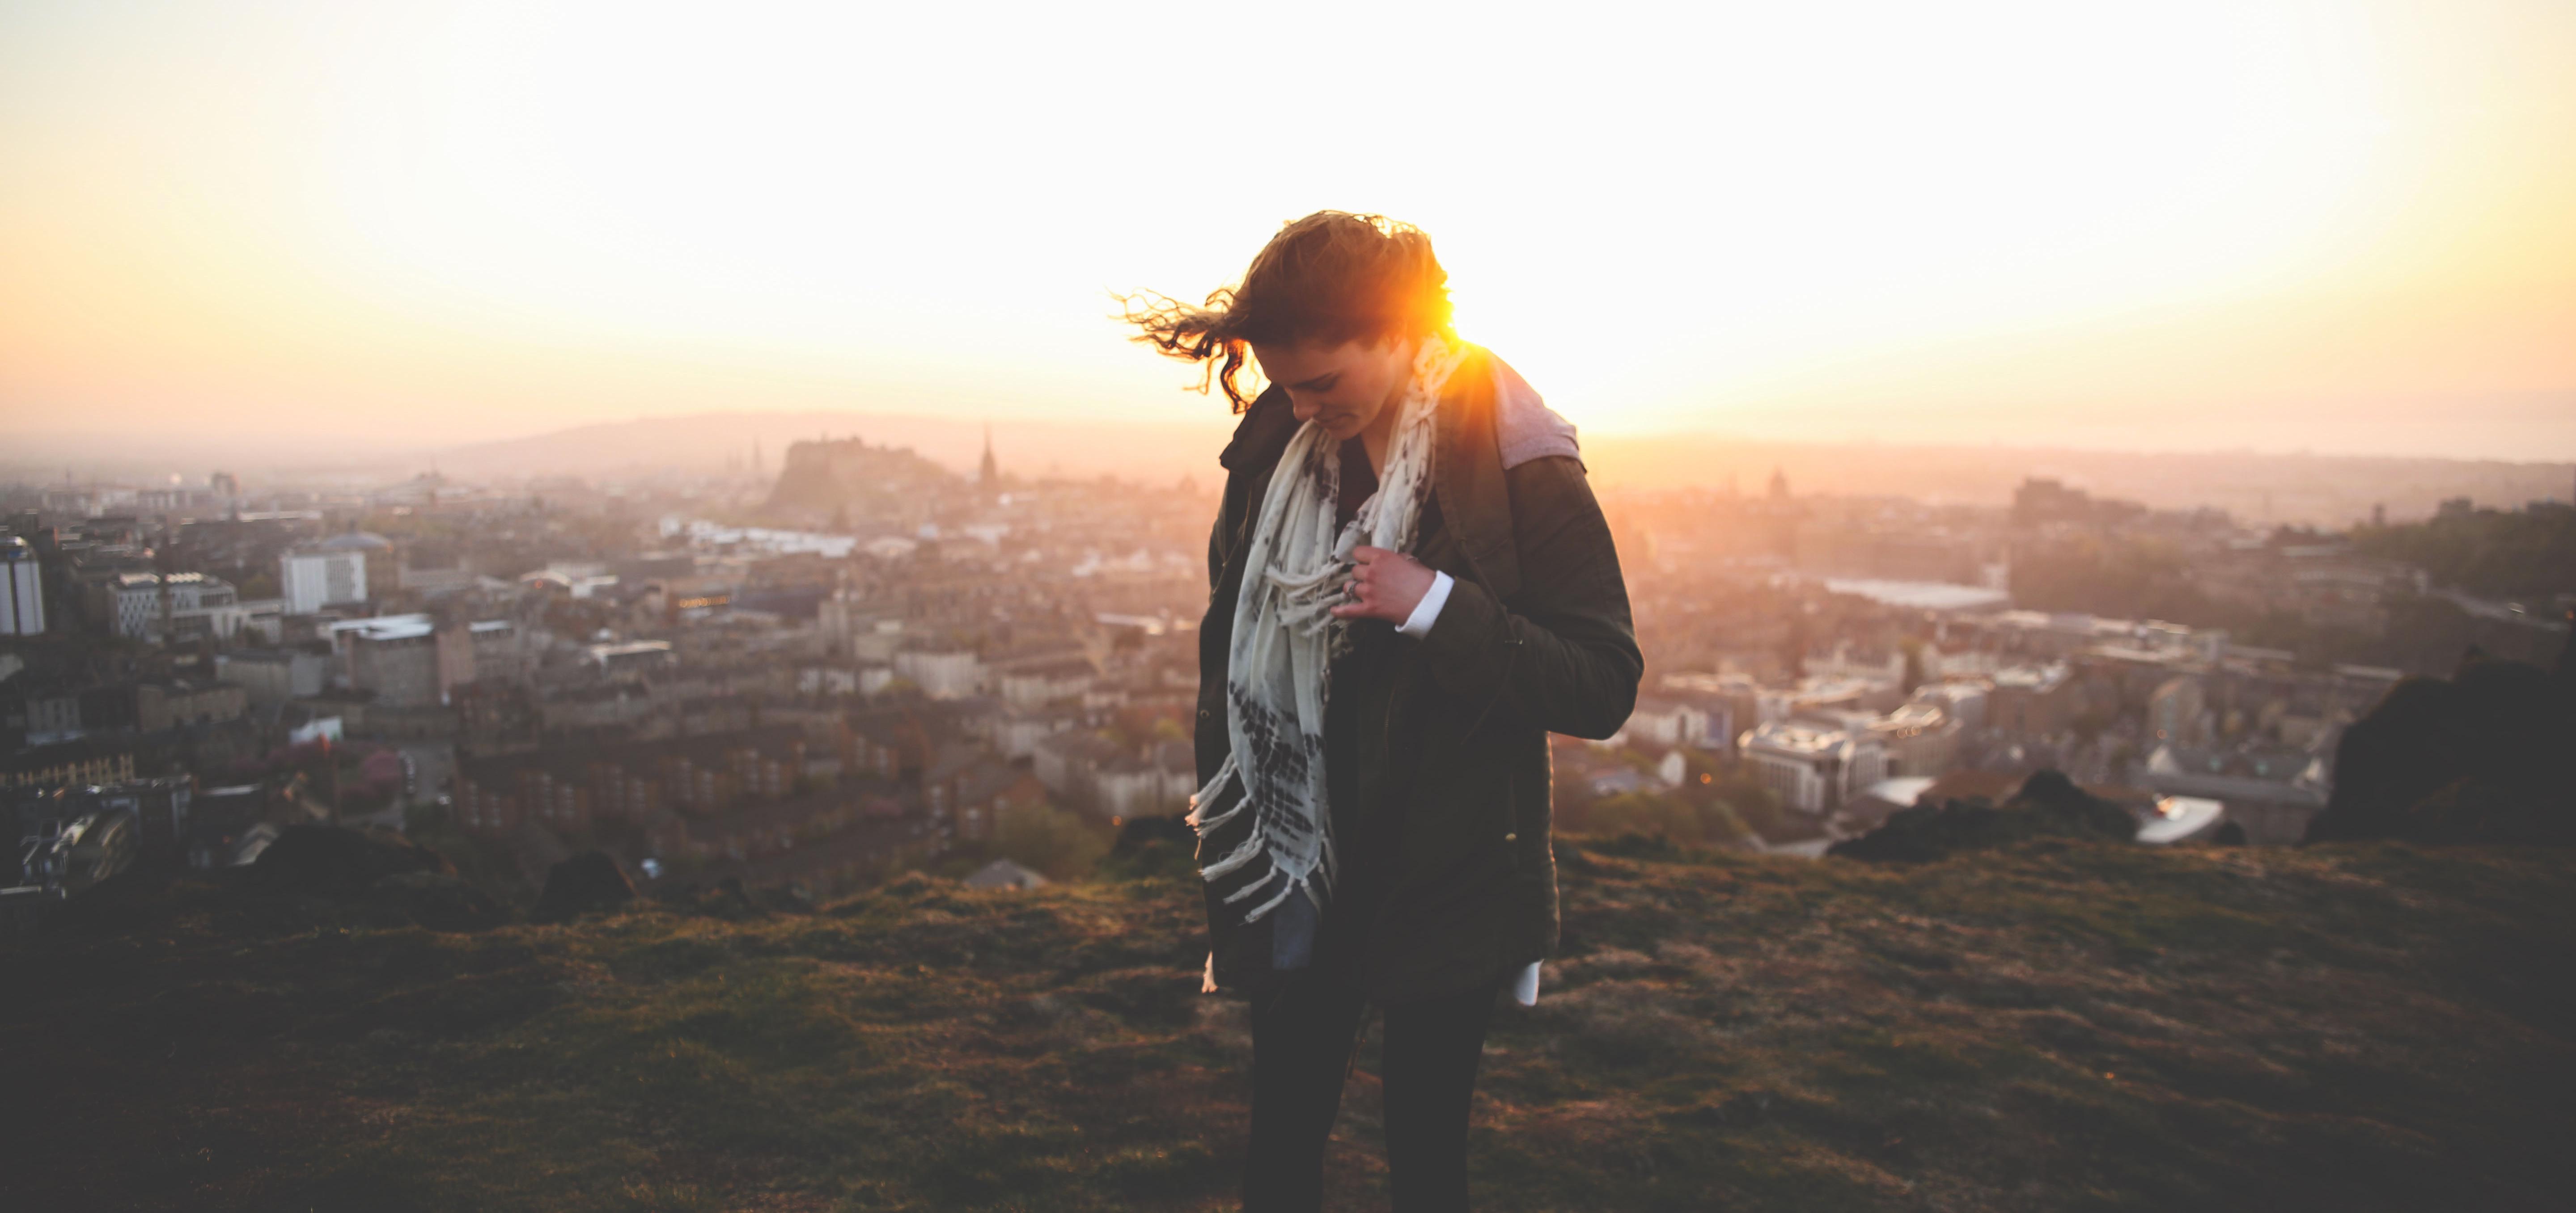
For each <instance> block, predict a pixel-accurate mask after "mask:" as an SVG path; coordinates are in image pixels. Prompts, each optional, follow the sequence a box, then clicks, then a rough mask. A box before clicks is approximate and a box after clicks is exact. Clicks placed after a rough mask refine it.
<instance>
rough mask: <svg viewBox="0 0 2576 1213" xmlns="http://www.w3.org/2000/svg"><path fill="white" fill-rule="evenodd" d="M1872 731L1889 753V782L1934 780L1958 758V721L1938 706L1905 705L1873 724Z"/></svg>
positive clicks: (1871, 733)
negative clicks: (1894, 780) (1896, 780)
mask: <svg viewBox="0 0 2576 1213" xmlns="http://www.w3.org/2000/svg"><path fill="white" fill-rule="evenodd" d="M1869 732H1870V735H1871V736H1873V737H1875V738H1877V739H1878V743H1879V745H1880V746H1881V747H1882V748H1884V749H1885V751H1886V753H1887V768H1886V777H1887V778H1889V779H1915V778H1926V779H1928V778H1932V777H1935V776H1939V775H1941V774H1944V773H1946V772H1948V771H1949V769H1950V768H1951V767H1952V766H1953V765H1955V764H1956V763H1957V762H1958V759H1959V734H1960V732H1961V729H1960V727H1959V722H1958V721H1957V720H1956V719H1954V718H1952V717H1951V715H1950V714H1949V713H1948V712H1946V711H1943V710H1942V708H1941V705H1939V704H1937V703H1927V702H1924V701H1922V700H1916V701H1915V702H1912V703H1908V704H1904V705H1902V706H1900V707H1898V708H1897V709H1896V710H1895V711H1893V712H1889V713H1888V714H1887V715H1885V716H1882V717H1879V718H1878V719H1877V720H1874V721H1871V722H1870V724H1869Z"/></svg>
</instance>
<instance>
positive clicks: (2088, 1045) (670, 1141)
mask: <svg viewBox="0 0 2576 1213" xmlns="http://www.w3.org/2000/svg"><path fill="white" fill-rule="evenodd" d="M1560 853H1561V857H1562V858H1563V861H1564V862H1563V865H1562V866H1563V869H1564V870H1563V876H1562V879H1561V882H1560V885H1561V894H1562V898H1563V905H1564V913H1565V938H1564V947H1563V954H1562V955H1561V956H1560V957H1559V958H1558V959H1557V960H1555V961H1552V962H1551V963H1550V964H1549V966H1548V969H1547V972H1546V975H1545V978H1544V981H1543V983H1542V994H1541V997H1540V1001H1539V1003H1538V1005H1537V1006H1536V1007H1534V1008H1522V1007H1519V1006H1517V1005H1512V1004H1506V1005H1505V1006H1504V1007H1503V1008H1502V1009H1501V1010H1500V1012H1499V1013H1498V1015H1497V1018H1496V1022H1495V1028H1494V1033H1493V1036H1492V1038H1491V1040H1490V1043H1489V1045H1488V1049H1487V1054H1486V1060H1485V1068H1484V1072H1483V1078H1482V1081H1481V1084H1480V1088H1479V1094H1478V1098H1477V1107H1476V1114H1475V1135H1474V1149H1475V1175H1476V1185H1477V1198H1478V1206H1479V1207H1480V1208H1484V1209H1498V1210H1517V1209H1532V1210H1536V1209H1550V1210H1554V1209H1602V1210H1613V1209H1615V1210H1653V1209H1694V1210H1696V1209H1709V1208H1729V1209H1779V1210H1842V1209H1850V1210H1895V1209H1907V1210H1911V1209H1923V1210H1939V1209H1978V1210H1984V1209H2006V1210H2015V1209H2028V1210H2063V1209H2104V1210H2111V1209H2140V1210H2146V1209H2174V1208H2193V1209H2267V1210H2268V1209H2303V1208H2318V1209H2324V1208H2333V1209H2338V1210H2377V1209H2387V1210H2400V1209H2404V1210H2413V1209H2424V1208H2479V1209H2507V1210H2509V1209H2535V1210H2537V1209H2546V1208H2557V1207H2562V1205H2561V1202H2562V1201H2563V1199H2564V1193H2566V1192H2567V1191H2570V1190H2576V1161H2571V1156H2570V1155H2569V1154H2568V1152H2567V1151H2566V1150H2565V1148H2564V1143H2565V1142H2566V1141H2567V1140H2568V1138H2569V1135H2570V1132H2571V1130H2576V1101H2571V1099H2570V1096H2569V1094H2568V1093H2569V1091H2571V1090H2576V1041H2571V1037H2570V1026H2571V1025H2576V979H2571V976H2570V975H2571V974H2576V913H2571V910H2576V904H2571V902H2576V884H2572V883H2571V881H2570V876H2571V875H2572V874H2576V871H2572V870H2571V869H2576V856H2571V855H2569V854H2567V853H2564V852H2539V851H2519V852H2517V851H2505V850H2496V849H2471V848H2459V849H2450V850H2422V849H2416V848H2412V847H2407V846H2403V845H2400V844H2366V845H2365V844H2355V845H2338V846H2331V847H2318V848H2310V849H2305V850H2298V851H2287V850H2279V851H2276V850H2246V849H2241V848H2236V849H2227V848H2186V849H2178V850H2148V849H2143V848H2134V847H2126V846H2120V845H2116V844H2094V843H2085V842H2068V841H2061V840H2045V839H2043V840H2034V841H2032V842H2029V843H2025V844H2022V845H2019V846H2016V847H2013V848H2010V849H2007V850H2003V851H1997V852H1987V853H1982V854H1974V855H1965V856H1959V857H1956V858H1952V859H1948V860H1944V861H1941V862H1938V863H1932V864H1924V865H1919V866H1906V867H1888V866H1879V865H1870V864H1861V863H1854V862H1848V861H1841V860H1834V861H1826V862H1812V861H1803V860H1791V859H1782V858H1771V857H1754V856H1741V855H1732V854H1724V853H1718V854H1692V855H1687V856H1670V857H1664V858H1660V859H1659V858H1618V857H1612V856H1607V855H1602V854H1598V853H1592V852H1585V851H1579V850H1577V849H1576V848H1574V847H1573V846H1571V845H1567V846H1564V847H1561V848H1560ZM342 913H343V911H341V910H338V909H336V908H334V907H332V906H328V905H323V904H319V903H305V904H297V905H270V906H264V907H260V906H246V905H243V904H240V903H237V902H235V901H233V900H231V899H229V898H228V897H226V896H223V895H219V894H218V893H217V892H216V891H215V890H213V889H212V888H210V887H207V886H197V885H191V884H188V883H185V882H183V883H182V884H180V885H179V886H176V887H175V888H174V890H173V895H172V900H171V903H170V905H169V906H168V907H167V909H166V912H163V913H160V914H158V915H155V916H146V917H144V918H142V919H141V920H139V921H133V922H128V923H127V924H125V925H123V926H117V927H108V926H100V927H94V928H89V929H81V930H70V931H66V932H64V933H62V934H60V935H58V936H57V937H55V938H53V939H50V940H47V941H43V942H41V943H38V944H34V945H24V946H22V947H21V948H20V950H19V951H18V952H17V953H15V954H14V955H12V956H10V957H9V961H10V964H11V978H10V982H9V987H8V988H9V989H10V991H11V994H10V995H9V997H8V998H7V999H6V1000H5V1010H0V1058H5V1059H6V1066H7V1074H8V1075H9V1076H10V1078H11V1083H10V1089H11V1090H12V1092H13V1098H14V1101H15V1102H16V1103H17V1105H18V1106H19V1107H20V1108H21V1109H22V1110H32V1111H38V1112H40V1113H41V1114H40V1115H37V1116H33V1117H22V1118H21V1119H22V1120H25V1121H27V1123H26V1124H25V1126H24V1127H23V1128H22V1129H20V1130H17V1131H15V1132H13V1133H12V1135H11V1141H12V1145H13V1153H16V1154H18V1156H19V1158H20V1159H21V1161H19V1162H15V1163H12V1164H11V1165H9V1166H8V1167H7V1168H6V1170H5V1172H0V1205H4V1206H6V1207H12V1208H48V1209H86V1208H98V1209H110V1208H113V1209H211V1210H224V1209H314V1210H332V1209H351V1210H355V1209H366V1210H443V1209H474V1210H512V1209H530V1210H535V1209H544V1210H700V1209H780V1210H788V1209H794V1210H809V1209H810V1210H825V1209H907V1210H931V1209H938V1210H949V1209H969V1210H971V1209H989V1210H1012V1209H1025V1210H1039V1209H1044V1210H1092V1209H1101V1210H1107V1209H1170V1210H1196V1209H1217V1208H1229V1207H1232V1203H1233V1202H1232V1195H1233V1188H1234V1173H1233V1168H1234V1165H1235V1158H1236V1154H1237V1151H1238V1150H1239V1148H1240V1143H1241V1139H1242V1134H1243V1132H1244V1125H1245V1116H1246V1109H1245V1093H1246V1092H1245V1080H1244V1078H1243V1075H1244V1072H1245V1070H1246V1068H1247V1062H1248V1057H1249V1046H1250V1041H1249V1037H1248V1034H1247V1028H1246V1023H1245V1018H1244V1014H1243V1009H1242V1006H1241V1004H1239V1003H1236V1002H1233V1001H1230V1000H1226V999H1222V998H1215V997H1206V996H1201V995H1199V994H1198V993H1197V992H1196V991H1197V985H1198V982H1197V974H1198V961H1199V958H1200V954H1201V950H1202V944H1201V936H1200V920H1199V913H1200V911H1199V902H1198V896H1197V892H1196V890H1195V889H1193V888H1191V887H1190V886H1189V885H1187V884H1185V883H1181V882H1177V881H1168V880H1156V881H1142V882H1134V883H1115V884H1092V885H1076V886H1052V887H1049V888H1047V889H1044V890H1040V891H1037V892H1034V893H971V892H966V891H963V890H961V889H960V888H958V887H957V886H956V885H954V884H952V883H949V882H946V881H936V880H926V879H921V878H907V879H904V880H900V881H897V882H895V883H894V884H892V885H889V886H887V887H886V888H883V889H880V890H877V891H874V892H871V893H868V894H864V895H860V896H857V897H853V898H849V899H845V900H841V901H838V902H834V903H830V904H827V905H826V906H825V907H823V910H822V912H820V913H816V914H812V915H796V916H790V915H781V916H764V917H754V918H749V919H745V920H742V921H728V920H725V919H722V918H717V917H710V916H703V915H699V914H695V913H692V912H689V911H687V910H686V909H684V908H672V907H661V906H647V907H644V908H639V909H636V910H633V911H630V912H626V913H622V914H615V915H605V916H600V915H594V916H592V917H589V918H585V919H583V920H581V921H578V922H575V923H571V924H566V925H561V926H538V925H518V926H511V927H507V928H503V929H501V930H497V931H493V932H489V933H486V934H481V935H440V934H432V933H429V932H425V931H421V930H418V929H414V928H403V929H399V930H383V929H373V928H369V927H365V926H362V925H352V924H350V923H348V922H346V921H344V920H342V919H341V918H340V915H341V914H342ZM1375 1050H1376V1045H1375V1042H1374V1039H1373V1038H1372V1039H1371V1040H1370V1041H1368V1042H1366V1043H1365V1044H1364V1046H1363V1051H1362V1057H1361V1063H1360V1073H1359V1075H1358V1077H1357V1078H1356V1080H1355V1082H1354V1084H1353V1085H1352V1087H1351V1089H1350V1091H1349V1093H1348V1096H1347V1098H1346V1100H1345V1104H1344V1114H1343V1121H1342V1124H1341V1127H1340V1129H1339V1131H1338V1133H1337V1139H1336V1142H1335V1144H1334V1147H1333V1151H1332V1154H1331V1156H1330V1158H1329V1161H1328V1183H1329V1188H1330V1191H1331V1192H1332V1194H1333V1196H1332V1207H1336V1208H1382V1207H1384V1204H1385V1197H1384V1194H1383V1193H1384V1173H1383V1163H1382V1158H1383V1155H1382V1152H1381V1149H1380V1141H1381V1139H1380V1137H1379V1125H1380V1121H1379V1114H1378V1109H1379V1103H1378V1096H1377V1085H1376V1080H1375V1078H1374V1074H1375V1073H1376V1070H1377V1057H1376V1052H1375Z"/></svg>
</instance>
